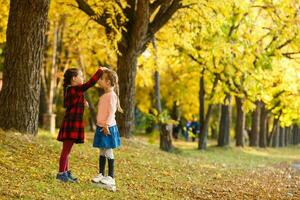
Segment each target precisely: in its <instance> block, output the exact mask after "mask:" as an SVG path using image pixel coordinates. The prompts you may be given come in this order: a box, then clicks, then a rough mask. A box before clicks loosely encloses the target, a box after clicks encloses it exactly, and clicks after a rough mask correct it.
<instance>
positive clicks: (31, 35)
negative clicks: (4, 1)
mask: <svg viewBox="0 0 300 200" xmlns="http://www.w3.org/2000/svg"><path fill="white" fill-rule="evenodd" d="M49 3H50V1H49V0H39V1H36V0H26V1H23V0H11V1H10V11H9V18H8V25H7V35H6V41H7V43H6V53H5V61H4V70H3V90H2V91H1V93H0V127H1V128H3V129H12V128H13V129H16V130H17V131H20V132H24V133H30V134H34V135H36V134H37V131H38V113H39V99H40V86H41V85H40V80H41V73H40V72H41V71H40V70H41V67H42V63H43V50H44V40H45V30H46V24H47V16H48V9H49Z"/></svg>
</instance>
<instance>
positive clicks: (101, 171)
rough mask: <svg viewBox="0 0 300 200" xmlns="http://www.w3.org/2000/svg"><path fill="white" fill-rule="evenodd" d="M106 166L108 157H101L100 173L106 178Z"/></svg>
mask: <svg viewBox="0 0 300 200" xmlns="http://www.w3.org/2000/svg"><path fill="white" fill-rule="evenodd" d="M105 164H106V157H105V156H101V155H100V156H99V173H100V174H102V175H103V176H104V172H105Z"/></svg>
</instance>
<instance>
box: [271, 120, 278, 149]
mask: <svg viewBox="0 0 300 200" xmlns="http://www.w3.org/2000/svg"><path fill="white" fill-rule="evenodd" d="M272 132H273V133H272V147H274V148H277V147H278V146H279V121H278V120H276V119H275V120H274V125H273V131H272Z"/></svg>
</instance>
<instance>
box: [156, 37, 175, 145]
mask: <svg viewBox="0 0 300 200" xmlns="http://www.w3.org/2000/svg"><path fill="white" fill-rule="evenodd" d="M152 45H153V48H154V50H155V55H154V60H155V65H156V68H157V67H158V62H157V47H156V43H155V38H153V39H152ZM154 83H155V84H154V95H155V98H154V99H155V107H156V109H157V112H158V114H159V115H160V114H161V113H162V107H161V100H160V75H159V72H158V70H157V69H156V70H155V72H154ZM158 121H159V122H158V126H159V133H160V146H159V147H160V149H161V150H163V151H170V150H171V149H172V137H171V133H172V131H173V130H172V129H173V128H169V129H168V128H167V127H169V126H168V124H166V123H164V122H161V121H160V120H158Z"/></svg>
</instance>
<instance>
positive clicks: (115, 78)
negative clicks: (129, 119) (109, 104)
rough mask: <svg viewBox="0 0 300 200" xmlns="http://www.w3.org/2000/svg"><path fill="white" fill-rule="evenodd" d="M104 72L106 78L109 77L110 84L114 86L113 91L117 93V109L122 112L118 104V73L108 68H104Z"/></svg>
mask: <svg viewBox="0 0 300 200" xmlns="http://www.w3.org/2000/svg"><path fill="white" fill-rule="evenodd" d="M104 73H106V74H107V78H108V79H109V81H110V83H111V86H113V87H114V92H115V93H116V95H117V110H118V111H119V112H120V113H123V109H122V108H121V104H120V98H119V95H120V91H119V80H118V75H117V73H116V72H115V71H113V70H110V69H106V70H104Z"/></svg>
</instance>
